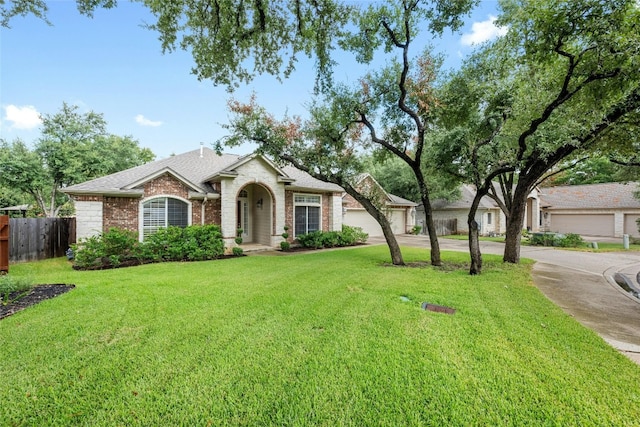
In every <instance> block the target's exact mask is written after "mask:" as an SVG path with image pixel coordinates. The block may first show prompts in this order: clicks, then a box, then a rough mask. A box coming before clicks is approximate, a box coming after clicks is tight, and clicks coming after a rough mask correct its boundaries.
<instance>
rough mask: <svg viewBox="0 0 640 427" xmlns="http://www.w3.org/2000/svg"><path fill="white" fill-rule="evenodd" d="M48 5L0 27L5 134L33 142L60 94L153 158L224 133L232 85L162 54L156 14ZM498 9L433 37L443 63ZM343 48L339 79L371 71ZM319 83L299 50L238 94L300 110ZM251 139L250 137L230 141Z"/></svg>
mask: <svg viewBox="0 0 640 427" xmlns="http://www.w3.org/2000/svg"><path fill="white" fill-rule="evenodd" d="M48 5H49V9H50V11H49V15H48V17H49V20H50V21H51V22H52V23H53V26H48V25H47V24H46V23H45V22H43V21H41V20H38V19H36V18H33V17H27V18H21V17H18V18H15V19H14V20H13V21H12V22H11V28H10V29H5V28H2V29H0V138H3V139H5V140H7V141H13V140H14V139H16V138H21V139H22V140H24V141H25V142H27V143H32V142H34V141H35V140H36V139H37V138H38V137H39V136H40V132H39V127H40V121H39V115H40V114H55V113H57V112H58V111H59V110H60V109H61V107H62V103H63V102H67V103H68V104H72V105H78V106H79V107H80V111H81V112H87V111H90V110H92V111H94V112H96V113H101V114H103V115H104V118H105V120H106V122H107V128H108V131H109V132H110V133H112V134H116V135H129V136H131V137H133V138H134V139H136V140H138V141H139V143H140V145H141V146H142V147H148V148H150V149H151V150H152V151H153V152H154V153H155V154H156V156H157V158H163V157H167V156H169V155H171V154H178V153H182V152H185V151H189V150H192V149H196V148H198V147H199V145H200V143H204V144H205V146H209V147H210V146H211V144H212V143H213V142H215V141H216V140H217V139H219V138H221V137H223V136H224V135H225V134H226V131H225V130H224V129H222V127H221V126H220V125H221V124H223V123H225V122H227V120H228V116H229V115H228V113H227V109H226V102H227V100H228V99H229V97H230V96H231V95H230V94H229V93H228V92H227V91H226V88H224V87H215V86H214V85H213V84H212V83H211V82H210V81H202V82H200V81H198V80H197V79H196V77H195V76H194V75H192V74H191V72H190V70H191V67H192V66H193V61H192V58H191V55H190V53H189V52H185V51H175V52H172V53H167V54H162V52H161V46H160V42H159V41H158V39H157V34H156V33H154V32H152V31H150V30H147V29H145V28H142V27H141V24H142V23H145V22H146V23H153V22H155V21H154V20H153V16H151V15H150V14H149V13H148V12H147V11H146V10H145V9H144V7H143V6H141V5H139V4H136V3H127V2H123V1H121V2H120V3H119V5H118V7H117V8H115V9H111V10H102V9H101V10H98V11H97V12H96V13H95V16H94V18H93V19H91V18H87V17H85V16H82V15H80V14H79V13H78V12H77V10H76V8H75V2H74V1H71V0H69V1H67V0H64V1H51V2H48ZM496 10H497V2H496V1H487V0H484V1H481V3H480V6H479V7H478V8H477V9H476V10H474V12H473V13H472V15H471V16H470V18H469V19H468V20H467V24H466V25H465V27H464V28H463V29H462V31H461V33H460V34H447V35H446V36H445V37H444V38H443V39H441V40H435V41H433V42H432V43H433V44H434V45H435V47H436V50H438V51H440V52H442V53H444V54H445V55H446V61H445V64H444V66H445V68H455V67H457V66H459V64H460V61H461V58H462V57H464V56H465V55H468V54H469V53H470V52H471V51H472V49H473V46H474V43H479V42H482V41H485V40H487V39H489V38H492V37H495V36H496V35H497V34H498V33H499V30H498V29H496V28H495V26H494V25H493V24H492V17H495V15H496V14H497V11H496ZM337 58H338V62H339V63H340V64H339V66H338V67H337V68H336V69H335V74H334V76H335V77H334V78H335V80H336V81H347V82H355V81H357V79H358V77H360V76H361V75H362V74H363V73H364V72H365V71H366V68H364V67H362V66H358V65H357V64H355V62H354V61H353V60H352V59H351V58H350V57H348V56H346V55H340V56H338V57H337ZM313 83H314V70H313V67H312V61H303V60H301V61H300V62H299V65H298V67H297V69H296V71H295V73H294V75H293V76H292V77H291V78H289V79H287V80H284V81H283V82H282V83H280V82H278V81H277V80H276V79H275V78H273V77H271V76H261V77H259V78H258V79H256V80H255V81H253V82H252V83H251V84H250V85H246V86H242V87H241V88H239V89H238V90H236V92H235V93H234V95H233V96H234V97H236V98H237V99H239V100H241V101H243V100H248V99H249V96H250V95H251V93H252V92H255V93H256V95H257V100H258V102H259V103H260V104H262V105H264V106H265V107H266V108H267V109H268V110H269V111H270V112H272V113H273V114H274V115H275V116H276V117H282V116H283V115H284V114H285V113H286V112H288V113H289V114H301V115H304V113H305V105H306V104H308V102H309V101H310V100H311V98H312V89H313ZM252 149H253V147H252V146H251V145H249V144H247V145H246V146H242V147H238V148H236V149H233V150H229V151H230V152H235V153H237V154H246V153H248V152H250V151H251V150H252Z"/></svg>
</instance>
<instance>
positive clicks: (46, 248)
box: [9, 218, 76, 262]
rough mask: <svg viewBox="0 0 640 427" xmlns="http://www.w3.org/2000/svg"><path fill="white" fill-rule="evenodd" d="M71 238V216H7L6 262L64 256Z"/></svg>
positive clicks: (73, 223)
mask: <svg viewBox="0 0 640 427" xmlns="http://www.w3.org/2000/svg"><path fill="white" fill-rule="evenodd" d="M75 241H76V219H75V218H11V219H9V261H10V262H17V261H34V260H39V259H47V258H55V257H60V256H64V255H65V252H66V251H67V249H68V248H69V246H70V245H71V244H72V243H75Z"/></svg>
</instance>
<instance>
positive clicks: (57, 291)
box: [0, 284, 76, 319]
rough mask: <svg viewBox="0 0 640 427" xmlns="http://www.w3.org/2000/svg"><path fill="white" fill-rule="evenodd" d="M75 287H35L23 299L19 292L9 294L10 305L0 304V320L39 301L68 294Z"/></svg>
mask: <svg viewBox="0 0 640 427" xmlns="http://www.w3.org/2000/svg"><path fill="white" fill-rule="evenodd" d="M75 287H76V285H64V284H55V285H36V286H34V287H33V289H31V292H29V293H28V294H26V295H25V296H23V297H20V294H21V292H14V293H11V294H9V301H11V302H10V303H8V304H5V303H4V302H0V319H4V318H5V317H7V316H11V315H12V314H14V313H17V312H18V311H20V310H24V309H25V308H27V307H31V306H32V305H35V304H38V303H39V302H41V301H45V300H48V299H50V298H53V297H57V296H58V295H62V294H64V293H65V292H69V291H70V290H71V289H73V288H75ZM16 298H17V300H15V301H14V299H16Z"/></svg>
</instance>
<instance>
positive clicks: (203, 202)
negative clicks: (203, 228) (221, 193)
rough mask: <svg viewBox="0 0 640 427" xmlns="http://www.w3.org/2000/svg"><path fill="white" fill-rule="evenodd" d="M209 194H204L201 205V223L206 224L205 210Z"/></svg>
mask: <svg viewBox="0 0 640 427" xmlns="http://www.w3.org/2000/svg"><path fill="white" fill-rule="evenodd" d="M207 200H209V199H207V195H206V194H205V195H204V199H203V200H202V204H201V205H200V225H204V212H205V209H204V207H205V205H206V204H207Z"/></svg>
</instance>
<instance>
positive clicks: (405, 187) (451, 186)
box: [363, 156, 460, 202]
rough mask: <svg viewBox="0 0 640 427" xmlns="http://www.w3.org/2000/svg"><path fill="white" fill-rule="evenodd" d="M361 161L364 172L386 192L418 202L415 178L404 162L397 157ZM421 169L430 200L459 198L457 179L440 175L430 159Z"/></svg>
mask: <svg viewBox="0 0 640 427" xmlns="http://www.w3.org/2000/svg"><path fill="white" fill-rule="evenodd" d="M427 157H428V156H427ZM363 161H364V162H365V170H367V171H369V172H370V173H371V175H372V176H373V177H374V178H375V179H376V181H378V182H379V183H382V184H383V187H384V189H385V190H386V191H387V192H389V193H391V194H395V195H396V196H400V197H402V198H404V199H407V200H411V201H414V202H420V190H419V189H418V185H417V183H416V177H415V175H414V174H413V171H412V170H411V168H410V167H409V166H408V165H407V164H406V163H405V162H403V161H402V160H400V159H399V158H397V157H390V158H384V159H375V158H374V156H369V157H368V158H365V159H364V160H363ZM434 166H435V167H434ZM423 169H424V170H425V171H426V172H425V178H426V179H427V185H428V186H429V188H430V189H432V190H431V198H433V199H445V200H455V199H457V198H459V197H460V192H459V180H458V179H451V175H448V174H442V173H441V171H440V170H439V169H440V168H439V167H437V165H435V164H434V163H433V162H432V161H431V159H429V161H428V162H424V164H423ZM434 169H435V170H434Z"/></svg>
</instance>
